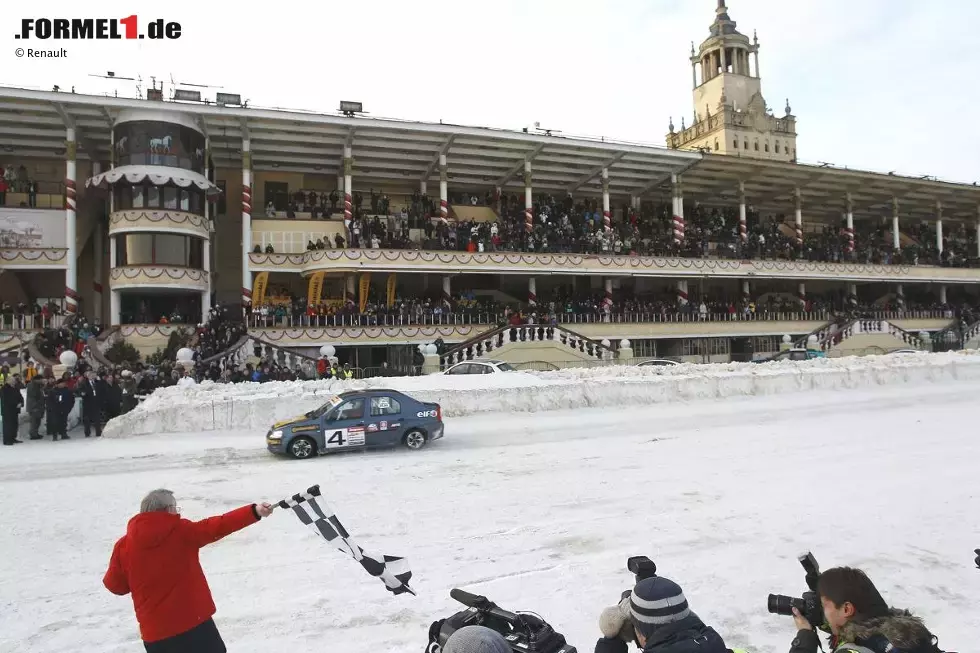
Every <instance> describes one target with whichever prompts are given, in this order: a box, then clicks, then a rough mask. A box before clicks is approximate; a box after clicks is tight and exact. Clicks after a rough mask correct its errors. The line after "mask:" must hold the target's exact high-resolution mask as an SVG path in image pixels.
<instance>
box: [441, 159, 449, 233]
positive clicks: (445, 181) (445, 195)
mask: <svg viewBox="0 0 980 653" xmlns="http://www.w3.org/2000/svg"><path fill="white" fill-rule="evenodd" d="M439 217H440V218H442V220H443V222H449V166H448V164H447V163H446V155H445V154H440V155H439Z"/></svg>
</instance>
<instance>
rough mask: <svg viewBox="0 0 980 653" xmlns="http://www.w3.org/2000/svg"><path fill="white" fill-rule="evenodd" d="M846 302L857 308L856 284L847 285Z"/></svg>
mask: <svg viewBox="0 0 980 653" xmlns="http://www.w3.org/2000/svg"><path fill="white" fill-rule="evenodd" d="M847 301H848V303H849V304H850V305H851V306H857V303H858V287H857V284H856V283H849V284H847Z"/></svg>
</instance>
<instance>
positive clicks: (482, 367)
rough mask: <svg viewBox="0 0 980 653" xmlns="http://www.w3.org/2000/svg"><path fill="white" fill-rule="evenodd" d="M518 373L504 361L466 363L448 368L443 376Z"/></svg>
mask: <svg viewBox="0 0 980 653" xmlns="http://www.w3.org/2000/svg"><path fill="white" fill-rule="evenodd" d="M516 371H517V370H515V369H514V368H513V367H512V366H511V364H510V363H505V362H504V361H465V362H462V363H456V364H455V365H453V366H451V367H447V368H446V371H445V372H443V374H493V373H495V372H516Z"/></svg>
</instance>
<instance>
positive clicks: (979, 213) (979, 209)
mask: <svg viewBox="0 0 980 653" xmlns="http://www.w3.org/2000/svg"><path fill="white" fill-rule="evenodd" d="M977 258H980V204H978V205H977Z"/></svg>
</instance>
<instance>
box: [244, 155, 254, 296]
mask: <svg viewBox="0 0 980 653" xmlns="http://www.w3.org/2000/svg"><path fill="white" fill-rule="evenodd" d="M251 253H252V150H251V143H250V142H249V139H248V138H243V139H242V306H244V305H245V304H249V303H251V301H252V268H251V259H250V258H249V257H250V255H251Z"/></svg>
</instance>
